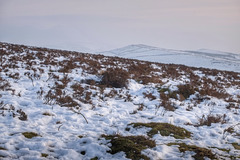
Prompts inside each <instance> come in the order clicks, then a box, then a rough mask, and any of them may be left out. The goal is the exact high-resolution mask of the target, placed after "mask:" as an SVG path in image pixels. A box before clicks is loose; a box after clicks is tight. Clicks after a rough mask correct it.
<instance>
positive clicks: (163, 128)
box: [130, 122, 191, 139]
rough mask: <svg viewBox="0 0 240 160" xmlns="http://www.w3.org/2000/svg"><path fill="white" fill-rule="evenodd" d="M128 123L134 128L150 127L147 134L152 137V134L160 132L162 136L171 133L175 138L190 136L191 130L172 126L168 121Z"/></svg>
mask: <svg viewBox="0 0 240 160" xmlns="http://www.w3.org/2000/svg"><path fill="white" fill-rule="evenodd" d="M130 125H133V127H134V128H136V127H149V128H152V129H151V130H150V131H149V132H148V133H147V134H148V136H150V137H153V135H155V134H158V133H159V132H160V134H161V135H162V136H170V135H172V136H173V137H174V138H176V139H184V138H190V137H191V132H189V131H187V130H186V129H184V128H181V127H177V126H174V125H172V124H168V123H154V122H152V123H131V124H130Z"/></svg>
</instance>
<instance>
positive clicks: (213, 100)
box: [0, 43, 240, 160]
mask: <svg viewBox="0 0 240 160" xmlns="http://www.w3.org/2000/svg"><path fill="white" fill-rule="evenodd" d="M153 52H154V51H153ZM166 52H167V51H166ZM184 53H185V52H184ZM127 54H128V53H127ZM189 54H190V53H186V56H189ZM0 56H1V61H0V159H3V160H8V159H22V160H25V159H32V160H37V159H39V160H40V159H64V160H67V159H73V160H79V159H84V160H90V159H95V160H96V159H101V160H107V159H109V160H111V159H116V160H117V159H119V160H120V159H121V160H122V159H128V158H127V157H126V153H125V152H121V151H119V152H118V153H116V154H113V153H111V152H110V151H111V146H112V144H111V142H110V140H107V139H105V138H104V137H103V135H116V136H117V135H121V136H139V135H143V136H144V137H148V138H149V139H151V140H154V141H155V142H156V146H155V147H149V148H147V149H143V150H142V151H141V153H142V155H145V156H147V157H148V159H151V160H157V159H194V158H196V159H197V158H200V159H201V157H198V156H199V155H198V154H197V153H198V152H200V153H202V154H203V157H202V159H209V157H208V154H207V153H206V152H211V153H212V154H213V155H214V156H215V158H217V159H238V158H240V151H239V145H240V140H239V138H240V124H239V122H240V116H239V110H240V109H239V108H240V105H239V102H240V74H238V73H233V72H222V71H216V70H208V69H196V68H188V67H185V66H178V65H163V64H158V63H147V62H141V61H133V60H126V59H121V58H116V57H115V58H113V57H103V56H99V55H90V54H81V53H76V52H67V51H60V50H50V49H44V48H34V47H26V46H18V45H12V44H5V43H0ZM123 56H124V55H123ZM152 57H153V56H152ZM143 59H144V58H143ZM145 60H146V59H145ZM117 67H121V69H122V70H123V71H127V73H129V77H128V78H127V83H126V87H122V88H116V87H114V86H111V85H108V84H101V81H102V77H103V75H104V73H106V72H107V71H106V70H107V68H117ZM113 71H114V70H113ZM117 71H119V70H116V72H115V73H114V74H112V76H118V75H121V74H120V72H117ZM120 71H121V70H120ZM182 87H183V90H181V88H182ZM166 104H167V105H166ZM169 107H172V108H169ZM211 116H212V118H213V119H214V118H216V119H217V117H218V120H219V121H217V120H216V119H215V120H216V122H214V120H210V118H211ZM209 117H210V118H209ZM208 118H209V119H208ZM201 119H202V120H203V121H204V120H208V121H209V122H212V123H210V125H208V124H200V120H201ZM140 122H141V123H151V122H156V123H168V124H172V125H173V126H178V127H182V128H184V129H186V130H187V131H189V132H191V136H190V137H186V138H176V137H174V135H175V133H170V134H169V135H167V136H166V135H164V134H162V132H161V130H160V131H158V132H157V133H156V134H154V135H153V136H152V137H151V136H149V135H148V132H149V130H150V128H148V127H138V128H135V127H133V125H131V123H140ZM165 129H166V128H163V129H162V130H165ZM27 132H28V133H29V134H30V137H28V136H26V135H25V136H24V133H27ZM30 132H32V133H30ZM34 134H36V135H35V136H34ZM31 135H32V136H31ZM181 143H184V144H186V145H189V146H190V145H195V146H198V147H201V148H204V149H207V151H199V150H191V149H186V150H185V151H182V150H181V149H179V145H178V144H181Z"/></svg>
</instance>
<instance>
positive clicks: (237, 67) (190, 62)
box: [101, 44, 240, 72]
mask: <svg viewBox="0 0 240 160" xmlns="http://www.w3.org/2000/svg"><path fill="white" fill-rule="evenodd" d="M101 54H103V55H110V56H118V57H124V58H132V59H139V60H146V61H151V62H159V63H173V64H183V65H187V66H192V67H204V68H211V69H219V70H227V71H234V72H240V54H233V53H227V52H220V51H213V50H206V49H201V50H197V51H181V50H171V49H161V48H157V47H152V46H147V45H141V44H140V45H129V46H126V47H123V48H118V49H114V50H110V51H105V52H101Z"/></svg>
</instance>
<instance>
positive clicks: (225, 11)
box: [0, 0, 240, 54]
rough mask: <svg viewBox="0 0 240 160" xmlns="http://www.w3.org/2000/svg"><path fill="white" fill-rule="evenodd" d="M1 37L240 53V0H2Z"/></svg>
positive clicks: (70, 45)
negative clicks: (144, 45)
mask: <svg viewBox="0 0 240 160" xmlns="http://www.w3.org/2000/svg"><path fill="white" fill-rule="evenodd" d="M0 41H1V42H9V43H18V44H27V45H35V46H42V47H51V48H60V49H69V50H77V51H81V50H82V51H84V50H86V51H87V50H93V51H103V50H110V49H114V48H119V47H123V46H126V45H130V44H146V45H151V46H156V47H160V48H169V49H182V50H197V49H203V48H204V49H213V50H220V51H227V52H234V53H239V54H240V0H198V1H197V0H40V1H39V0H0Z"/></svg>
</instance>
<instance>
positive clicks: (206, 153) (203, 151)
mask: <svg viewBox="0 0 240 160" xmlns="http://www.w3.org/2000/svg"><path fill="white" fill-rule="evenodd" d="M167 145H168V146H172V145H178V146H179V147H178V149H179V151H180V152H186V151H193V152H195V153H196V154H195V155H194V156H193V158H194V159H195V160H203V159H204V157H208V158H209V159H216V157H215V155H214V154H213V153H212V151H211V150H209V149H207V148H201V147H197V146H194V145H187V144H185V143H169V144H167Z"/></svg>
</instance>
